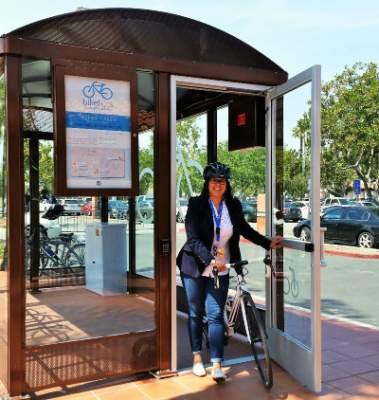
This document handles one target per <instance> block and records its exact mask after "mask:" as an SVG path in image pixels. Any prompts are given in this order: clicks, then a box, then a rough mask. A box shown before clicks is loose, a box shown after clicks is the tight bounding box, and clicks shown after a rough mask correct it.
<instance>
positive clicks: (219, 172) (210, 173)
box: [203, 161, 230, 181]
mask: <svg viewBox="0 0 379 400" xmlns="http://www.w3.org/2000/svg"><path fill="white" fill-rule="evenodd" d="M203 177H204V179H205V180H206V181H207V180H209V179H211V178H225V179H228V180H229V179H230V168H229V167H228V166H227V165H225V164H222V163H220V162H218V161H216V162H213V163H210V164H208V165H207V166H206V167H205V168H204V172H203Z"/></svg>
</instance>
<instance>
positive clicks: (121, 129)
mask: <svg viewBox="0 0 379 400" xmlns="http://www.w3.org/2000/svg"><path fill="white" fill-rule="evenodd" d="M65 102H66V113H65V123H66V154H67V157H66V163H67V164H66V172H67V174H66V175H67V187H68V188H104V189H108V188H117V189H126V188H131V184H132V181H131V121H130V110H131V108H130V83H129V82H126V81H117V80H110V79H97V78H90V77H89V78H87V77H80V76H72V75H66V76H65Z"/></svg>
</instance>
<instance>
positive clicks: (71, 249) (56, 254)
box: [25, 204, 85, 275]
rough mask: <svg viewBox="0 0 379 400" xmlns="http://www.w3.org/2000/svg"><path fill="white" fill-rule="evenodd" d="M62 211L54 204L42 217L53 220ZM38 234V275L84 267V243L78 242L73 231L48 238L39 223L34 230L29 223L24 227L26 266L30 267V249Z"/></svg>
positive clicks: (46, 231) (44, 229)
mask: <svg viewBox="0 0 379 400" xmlns="http://www.w3.org/2000/svg"><path fill="white" fill-rule="evenodd" d="M62 213H63V207H62V206H60V205H58V204H57V205H55V206H54V207H52V208H50V209H48V210H47V211H46V213H45V214H44V215H43V218H46V219H50V220H54V219H57V218H59V217H60V216H61V215H62ZM37 233H38V234H39V244H40V246H39V247H40V248H39V259H40V263H39V268H38V271H39V275H44V274H48V273H49V272H54V273H57V274H59V273H67V272H74V270H75V268H79V267H84V250H85V243H83V242H80V241H79V240H78V238H77V237H76V236H75V235H74V234H73V233H60V234H59V235H58V236H56V237H52V238H50V237H49V235H48V230H47V229H46V228H45V227H44V226H43V225H41V224H40V225H39V227H38V228H37V229H35V231H34V232H32V231H31V227H30V225H27V226H26V227H25V244H26V249H25V256H26V266H27V268H28V269H30V263H31V249H32V245H33V242H34V240H33V239H34V235H35V234H37Z"/></svg>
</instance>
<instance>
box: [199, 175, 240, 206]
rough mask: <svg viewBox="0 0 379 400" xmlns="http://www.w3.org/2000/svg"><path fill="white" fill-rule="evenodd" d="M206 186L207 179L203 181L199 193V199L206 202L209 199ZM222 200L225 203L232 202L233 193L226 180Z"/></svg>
mask: <svg viewBox="0 0 379 400" xmlns="http://www.w3.org/2000/svg"><path fill="white" fill-rule="evenodd" d="M208 184H209V179H207V180H205V181H204V185H203V189H202V191H201V193H200V197H201V198H203V199H206V200H208V197H209V189H208ZM224 198H225V200H226V201H232V200H233V192H232V187H231V185H230V182H229V181H228V180H226V189H225V193H224Z"/></svg>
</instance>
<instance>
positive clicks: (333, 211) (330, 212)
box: [293, 206, 379, 248]
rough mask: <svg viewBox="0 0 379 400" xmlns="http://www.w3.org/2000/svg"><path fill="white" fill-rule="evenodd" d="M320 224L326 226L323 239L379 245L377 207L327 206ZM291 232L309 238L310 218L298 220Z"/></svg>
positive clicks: (378, 213)
mask: <svg viewBox="0 0 379 400" xmlns="http://www.w3.org/2000/svg"><path fill="white" fill-rule="evenodd" d="M320 223H321V226H323V227H325V228H327V230H326V232H325V241H329V242H337V243H348V244H354V245H358V246H359V247H365V248H371V247H375V246H377V245H379V208H377V207H362V206H334V207H328V208H327V209H326V210H325V214H324V215H323V216H321V221H320ZM293 233H294V235H295V236H296V237H298V238H300V239H301V240H305V241H309V240H310V238H311V224H310V220H309V219H306V220H302V221H300V222H299V223H298V224H297V225H296V226H295V227H294V228H293Z"/></svg>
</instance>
